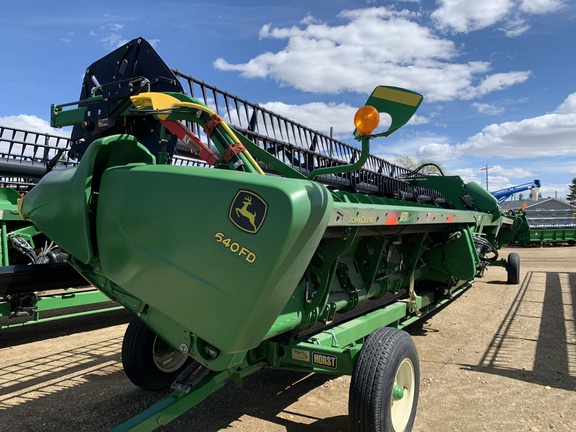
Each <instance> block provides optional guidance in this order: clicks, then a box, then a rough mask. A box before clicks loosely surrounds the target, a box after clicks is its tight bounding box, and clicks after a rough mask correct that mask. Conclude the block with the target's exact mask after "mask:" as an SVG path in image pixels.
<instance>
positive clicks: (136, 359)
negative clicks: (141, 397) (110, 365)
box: [122, 317, 192, 391]
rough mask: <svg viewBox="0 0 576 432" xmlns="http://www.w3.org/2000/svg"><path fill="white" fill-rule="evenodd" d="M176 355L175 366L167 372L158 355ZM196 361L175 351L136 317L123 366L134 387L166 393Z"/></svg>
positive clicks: (125, 342)
mask: <svg viewBox="0 0 576 432" xmlns="http://www.w3.org/2000/svg"><path fill="white" fill-rule="evenodd" d="M159 350H162V353H163V355H164V356H166V355H168V356H172V359H173V360H172V363H171V364H170V365H169V367H168V366H167V367H166V370H162V369H161V368H160V366H159V365H158V359H159V357H158V352H159ZM191 361H192V359H191V358H190V357H186V356H184V355H183V354H180V353H179V352H177V351H174V350H173V349H171V348H170V347H169V346H168V344H166V343H165V342H164V341H163V340H162V339H160V338H159V337H158V336H157V335H156V334H155V333H154V332H153V331H152V330H150V329H149V328H148V327H147V326H146V324H144V323H143V322H142V321H141V320H140V319H139V318H137V317H134V318H132V321H130V324H128V328H127V329H126V333H125V334H124V340H123V342H122V365H123V366H124V372H125V373H126V376H127V377H128V379H129V380H130V381H132V383H133V384H135V385H137V386H138V387H140V388H143V389H144V390H152V391H158V390H164V389H166V388H168V387H170V386H171V385H172V383H173V382H174V380H175V379H176V378H177V377H178V375H179V374H180V372H182V370H183V369H184V368H186V366H188V365H189V364H190V362H191Z"/></svg>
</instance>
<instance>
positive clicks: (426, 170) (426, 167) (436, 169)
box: [394, 154, 446, 175]
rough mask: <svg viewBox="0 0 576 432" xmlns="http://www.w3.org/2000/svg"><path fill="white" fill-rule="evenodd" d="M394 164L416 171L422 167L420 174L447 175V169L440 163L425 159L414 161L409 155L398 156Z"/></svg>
mask: <svg viewBox="0 0 576 432" xmlns="http://www.w3.org/2000/svg"><path fill="white" fill-rule="evenodd" d="M394 163H396V165H400V166H402V167H404V168H408V169H410V170H415V169H417V168H419V167H422V169H420V170H419V171H418V173H419V174H424V175H439V174H441V173H444V174H446V169H445V168H444V167H443V166H442V165H441V164H439V163H438V162H434V161H429V160H428V161H427V160H424V159H414V158H413V157H412V156H409V155H407V154H405V155H402V156H398V157H397V158H396V159H394Z"/></svg>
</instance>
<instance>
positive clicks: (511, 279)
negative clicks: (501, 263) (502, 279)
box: [506, 252, 520, 285]
mask: <svg viewBox="0 0 576 432" xmlns="http://www.w3.org/2000/svg"><path fill="white" fill-rule="evenodd" d="M506 270H507V272H508V280H507V281H506V283H507V284H510V285H515V284H519V283H520V255H518V254H517V253H516V252H512V253H511V254H509V255H508V260H507V261H506Z"/></svg>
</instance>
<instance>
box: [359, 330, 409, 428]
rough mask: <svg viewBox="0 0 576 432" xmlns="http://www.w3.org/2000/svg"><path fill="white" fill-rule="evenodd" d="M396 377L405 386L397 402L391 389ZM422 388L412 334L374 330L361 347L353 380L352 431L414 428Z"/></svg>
mask: <svg viewBox="0 0 576 432" xmlns="http://www.w3.org/2000/svg"><path fill="white" fill-rule="evenodd" d="M408 375H410V378H409V377H408ZM407 378H409V379H407ZM397 379H398V384H401V387H404V397H403V398H402V399H400V400H399V401H396V402H395V401H393V396H392V391H393V389H394V385H395V383H396V380H397ZM406 384H408V385H407V386H406V387H405V385H406ZM419 391H420V362H419V360H418V352H417V350H416V346H415V345H414V342H413V341H412V338H411V337H410V335H409V334H408V333H406V332H405V331H402V330H398V329H395V328H392V327H382V328H379V329H377V330H375V331H374V332H372V333H371V334H370V336H368V338H367V339H366V342H365V343H364V346H363V347H362V349H361V350H360V353H359V355H358V361H357V363H356V367H355V368H354V373H353V375H352V381H351V383H350V398H349V404H348V412H349V417H350V421H351V422H352V430H353V431H355V432H401V431H410V430H412V427H413V425H414V419H415V418H416V409H417V407H418V395H419ZM395 404H396V405H395ZM399 409H400V411H399Z"/></svg>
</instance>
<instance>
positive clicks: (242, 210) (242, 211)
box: [234, 195, 258, 231]
mask: <svg viewBox="0 0 576 432" xmlns="http://www.w3.org/2000/svg"><path fill="white" fill-rule="evenodd" d="M242 203H243V205H242V207H236V208H235V209H234V210H236V216H237V217H240V215H242V216H244V217H245V218H246V219H248V221H249V222H250V224H251V225H252V226H253V227H254V231H258V229H257V228H256V223H255V219H256V212H254V213H251V212H250V211H249V210H248V207H249V206H250V205H252V197H251V196H250V195H246V196H245V197H244V199H243V200H242Z"/></svg>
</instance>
